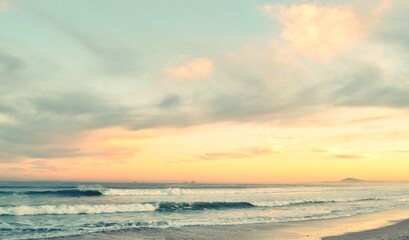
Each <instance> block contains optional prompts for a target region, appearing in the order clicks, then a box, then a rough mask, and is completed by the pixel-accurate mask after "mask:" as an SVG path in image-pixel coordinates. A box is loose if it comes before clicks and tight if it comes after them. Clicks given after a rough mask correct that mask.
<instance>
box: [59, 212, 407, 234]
mask: <svg viewBox="0 0 409 240" xmlns="http://www.w3.org/2000/svg"><path fill="white" fill-rule="evenodd" d="M407 216H409V209H395V210H389V211H383V212H376V213H369V214H360V215H356V216H352V217H344V218H337V219H326V220H312V221H300V222H292V223H285V224H284V223H283V224H281V223H273V224H246V225H230V226H190V227H181V228H167V229H139V230H135V231H126V232H111V233H93V234H87V235H82V236H75V237H66V238H64V239H66V240H96V239H169V240H172V239H175V240H176V239H199V240H201V239H203V240H205V239H263V240H264V239H279V240H288V239H303V240H313V239H326V240H332V239H337V240H338V239H339V240H341V239H354V240H359V239H374V240H377V239H409V220H406V219H407ZM55 239H59V238H55Z"/></svg>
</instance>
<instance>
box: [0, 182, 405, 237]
mask: <svg viewBox="0 0 409 240" xmlns="http://www.w3.org/2000/svg"><path fill="white" fill-rule="evenodd" d="M408 206H409V184H406V183H394V184H391V183H389V184H388V183H367V184H341V183H338V184H335V183H327V184H324V183H323V184H302V185H299V184H293V185H234V184H230V185H221V184H215V185H209V184H144V183H73V182H0V239H44V238H47V237H62V236H72V235H82V234H87V233H94V232H105V233H109V232H111V231H128V230H137V229H143V228H150V229H156V228H170V227H174V228H178V227H182V226H206V225H237V224H254V223H275V222H292V221H303V220H312V219H328V218H337V217H344V216H352V215H356V214H360V213H370V212H376V211H382V210H388V209H394V208H400V207H408Z"/></svg>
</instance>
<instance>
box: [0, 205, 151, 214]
mask: <svg viewBox="0 0 409 240" xmlns="http://www.w3.org/2000/svg"><path fill="white" fill-rule="evenodd" d="M156 208H157V207H156V206H154V205H152V204H100V205H82V204H79V205H40V206H14V207H0V215H49V214H97V213H119V212H146V211H155V210H156Z"/></svg>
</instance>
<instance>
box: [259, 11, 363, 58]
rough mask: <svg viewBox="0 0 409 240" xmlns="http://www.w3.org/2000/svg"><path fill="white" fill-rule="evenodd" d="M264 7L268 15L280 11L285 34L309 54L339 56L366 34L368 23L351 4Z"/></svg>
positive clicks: (296, 48)
mask: <svg viewBox="0 0 409 240" xmlns="http://www.w3.org/2000/svg"><path fill="white" fill-rule="evenodd" d="M262 10H263V11H264V12H266V13H268V14H273V13H278V19H279V21H280V22H281V24H282V27H283V29H282V33H281V37H282V38H283V39H285V40H286V41H288V42H289V43H290V44H291V46H292V47H293V48H294V49H295V50H297V51H298V52H300V53H302V54H304V55H306V56H309V57H319V58H328V57H332V56H335V55H337V54H340V53H342V52H343V51H346V50H348V49H349V48H351V47H352V46H354V45H355V44H356V43H357V42H358V41H359V40H360V39H361V38H362V37H363V36H364V35H365V26H364V24H363V23H362V21H361V20H360V19H359V17H358V16H357V15H356V14H355V12H354V11H353V9H352V8H349V7H328V6H320V5H315V4H301V5H292V6H290V7H285V6H282V5H267V6H265V7H263V8H262Z"/></svg>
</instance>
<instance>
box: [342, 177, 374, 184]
mask: <svg viewBox="0 0 409 240" xmlns="http://www.w3.org/2000/svg"><path fill="white" fill-rule="evenodd" d="M339 182H340V183H363V182H368V181H365V180H362V179H358V178H345V179H342V180H341V181H339Z"/></svg>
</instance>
